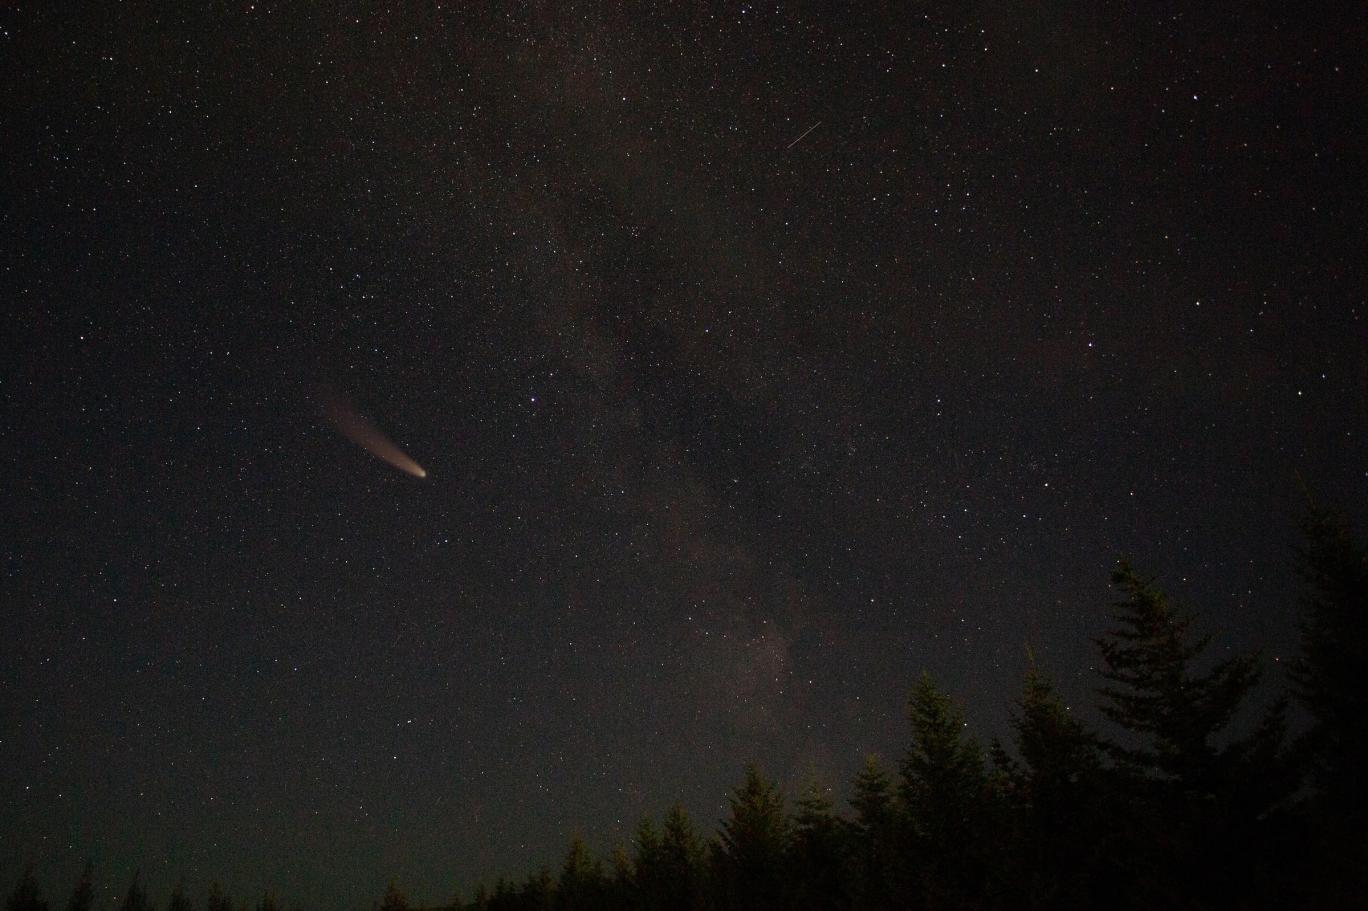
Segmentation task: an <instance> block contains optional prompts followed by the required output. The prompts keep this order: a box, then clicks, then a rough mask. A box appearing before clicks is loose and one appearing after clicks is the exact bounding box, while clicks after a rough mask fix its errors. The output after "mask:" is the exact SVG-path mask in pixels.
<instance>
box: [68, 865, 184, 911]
mask: <svg viewBox="0 0 1368 911" xmlns="http://www.w3.org/2000/svg"><path fill="white" fill-rule="evenodd" d="M94 905H95V865H94V864H93V863H91V862H90V861H86V865H85V869H84V870H82V871H81V878H80V879H78V880H76V888H74V889H72V890H71V898H70V899H69V900H68V901H67V911H91V908H92V907H94ZM173 911H176V909H173Z"/></svg>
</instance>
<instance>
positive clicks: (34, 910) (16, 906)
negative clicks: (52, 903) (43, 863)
mask: <svg viewBox="0 0 1368 911" xmlns="http://www.w3.org/2000/svg"><path fill="white" fill-rule="evenodd" d="M5 911H48V903H47V901H46V900H45V899H44V898H43V892H42V890H41V889H39V888H38V880H37V878H36V877H35V876H34V875H33V865H32V864H29V865H28V866H27V867H25V868H24V874H23V876H21V877H19V884H18V885H17V886H15V887H14V891H13V892H11V893H10V896H9V898H7V899H6V900H5Z"/></svg>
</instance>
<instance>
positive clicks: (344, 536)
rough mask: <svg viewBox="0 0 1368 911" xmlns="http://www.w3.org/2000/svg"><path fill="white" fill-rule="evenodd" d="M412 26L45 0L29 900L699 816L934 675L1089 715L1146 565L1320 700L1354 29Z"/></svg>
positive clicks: (831, 743)
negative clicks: (1306, 521) (1316, 590)
mask: <svg viewBox="0 0 1368 911" xmlns="http://www.w3.org/2000/svg"><path fill="white" fill-rule="evenodd" d="M419 6H421V8H418V7H417V6H416V7H414V8H408V7H403V6H393V7H389V8H383V9H376V8H374V7H371V6H369V5H358V4H332V5H327V8H326V9H323V8H319V9H314V8H313V7H312V6H311V5H309V4H287V5H283V6H277V5H272V4H267V3H256V4H231V5H214V6H213V8H212V9H211V10H207V11H199V12H194V11H188V10H182V9H180V8H176V9H174V10H171V9H167V10H163V11H162V13H160V14H157V13H153V12H150V11H148V10H144V9H139V10H125V9H122V8H120V9H118V10H115V9H113V8H111V9H107V10H100V9H89V10H77V9H75V8H65V7H64V5H61V4H58V5H56V6H53V5H47V4H35V5H28V4H23V5H19V6H17V7H12V8H9V9H7V10H5V11H4V12H0V49H2V50H0V57H3V61H4V62H3V63H2V64H0V66H2V67H3V73H4V76H5V78H4V84H5V85H6V86H8V87H9V88H8V90H7V91H6V92H5V97H4V99H3V101H0V105H3V107H2V108H0V110H3V120H2V121H0V122H3V123H4V124H5V128H4V130H3V139H0V148H3V151H4V155H3V165H2V167H3V172H2V173H3V186H4V188H5V189H4V192H3V193H0V198H3V200H4V202H3V205H2V206H0V226H3V231H4V243H3V245H0V290H2V291H3V297H4V299H5V300H6V302H7V307H6V313H7V317H8V318H7V324H8V328H7V331H6V332H5V333H3V335H4V341H3V343H0V345H2V347H0V365H2V368H3V369H0V377H2V378H3V381H2V382H0V409H2V410H0V440H2V441H3V449H2V450H0V452H2V453H3V455H2V456H0V478H3V487H4V496H3V498H0V528H3V529H4V532H3V541H4V546H3V548H0V552H2V553H3V557H2V558H0V559H2V560H3V574H2V575H0V599H2V600H3V610H0V643H3V645H0V875H3V876H5V877H8V880H6V881H10V882H12V881H14V880H15V879H16V878H17V876H18V872H19V871H20V870H21V869H22V867H23V866H24V864H25V863H27V862H29V861H33V862H35V863H36V864H37V870H38V873H39V876H40V878H41V879H42V880H43V881H44V883H45V884H46V886H47V888H48V889H49V891H50V893H51V894H54V895H57V896H62V897H64V896H65V894H66V890H68V889H69V888H70V884H71V883H72V882H74V880H75V877H76V875H77V873H78V872H79V869H80V867H81V865H82V864H83V863H84V861H85V859H86V858H87V857H91V858H94V860H95V863H96V870H97V877H103V879H102V881H101V883H102V888H106V887H107V889H109V890H121V889H122V888H123V887H124V886H125V885H126V881H127V878H128V877H129V876H131V873H132V871H133V870H134V869H135V868H141V870H142V872H143V875H144V877H145V878H146V880H147V881H148V883H149V885H150V886H151V888H152V890H153V897H154V898H156V899H158V900H161V897H162V896H164V893H165V891H166V890H168V889H169V888H170V885H171V884H172V883H173V882H174V881H175V880H176V879H177V878H179V877H184V878H185V879H186V880H187V882H188V883H189V884H190V885H191V887H192V889H194V890H198V891H197V894H198V892H202V890H203V889H204V888H205V887H207V885H208V882H209V881H210V880H214V879H217V880H219V881H221V882H223V883H224V884H225V885H226V886H227V887H228V888H229V889H230V890H231V891H232V893H233V894H234V895H235V896H243V897H245V896H256V895H260V894H261V893H262V892H263V891H265V890H266V889H268V888H269V889H274V890H276V891H277V892H278V893H279V894H280V896H281V897H282V899H283V900H284V901H286V902H287V903H293V902H300V903H303V904H305V905H306V906H307V907H310V908H313V907H320V908H332V907H354V906H358V905H359V904H360V903H363V902H369V901H370V900H371V899H372V898H374V897H376V896H378V895H379V894H380V893H381V891H382V890H383V888H384V884H385V882H386V881H387V880H388V879H389V878H391V877H396V878H398V880H399V881H400V882H401V883H402V884H404V886H405V888H406V889H407V890H408V891H409V893H410V894H411V895H412V896H413V897H414V898H415V899H416V900H417V901H420V902H430V903H436V902H440V901H444V900H446V899H447V898H448V897H449V896H450V894H451V893H452V891H453V890H455V889H456V888H458V887H460V888H463V889H466V890H467V891H468V890H469V886H470V884H471V883H472V882H474V881H475V880H477V879H480V878H485V879H488V878H492V876H493V875H495V874H497V873H499V872H514V873H519V872H522V871H525V870H527V869H530V868H532V867H534V866H536V865H538V864H540V863H543V862H549V861H551V860H552V859H554V858H555V857H557V856H558V855H559V853H560V851H561V849H562V847H563V845H564V844H565V843H566V841H567V839H568V838H569V837H570V835H571V834H572V833H573V832H576V831H579V832H582V833H584V834H585V835H586V836H587V837H588V838H589V839H590V841H591V843H593V844H594V845H596V846H597V847H599V848H609V847H611V846H612V845H613V844H616V843H617V842H619V841H623V840H625V839H626V838H627V837H628V836H629V833H630V832H631V830H632V828H633V827H634V826H635V824H636V823H637V821H638V820H639V819H640V817H641V816H642V815H643V814H645V813H659V812H660V811H661V810H662V809H663V808H664V807H665V806H667V805H668V804H669V803H670V802H672V801H674V800H675V799H681V800H683V801H684V803H685V804H686V806H688V808H689V809H690V811H691V812H692V813H693V814H694V815H695V817H696V818H697V819H699V820H700V821H701V822H702V823H704V824H705V825H709V824H711V822H712V821H713V820H715V819H717V818H718V817H719V816H720V815H721V813H722V807H723V805H724V803H725V797H724V795H725V792H726V789H727V788H728V787H730V786H731V785H733V784H734V783H735V782H736V781H737V780H738V777H739V775H740V769H741V763H742V762H743V761H745V760H747V759H752V758H753V759H757V760H759V761H760V762H761V763H762V764H763V765H764V767H765V768H766V769H768V770H770V771H771V772H772V773H773V774H774V775H775V776H776V777H777V778H778V779H779V780H780V781H783V782H786V783H790V784H792V783H795V782H797V781H799V780H802V779H803V778H804V777H808V776H816V777H819V778H821V779H823V780H825V781H827V782H830V783H833V784H836V785H838V786H841V785H843V784H844V783H845V782H847V781H849V780H850V778H851V776H852V774H853V773H854V771H855V770H856V768H857V767H858V764H859V762H860V760H861V758H862V756H863V755H864V754H865V753H868V752H871V751H875V752H879V753H882V754H884V755H885V756H891V757H896V756H897V755H898V754H899V751H900V750H901V749H902V748H903V744H904V742H905V734H906V724H905V720H904V702H905V699H906V694H907V690H908V687H909V685H910V683H911V681H912V680H913V679H914V678H915V676H916V675H917V674H918V673H920V672H921V670H923V669H927V670H929V671H931V672H932V673H933V674H934V675H935V676H936V677H937V679H938V680H939V681H940V682H941V683H942V684H943V685H944V686H945V688H946V689H948V690H949V691H950V692H951V693H953V694H954V695H955V696H956V698H958V699H959V700H961V701H962V702H963V703H964V704H965V706H966V710H967V714H968V717H969V719H970V722H971V724H972V725H973V726H974V728H975V729H976V731H978V732H979V733H980V734H981V735H983V736H985V737H989V736H992V735H993V734H996V733H1000V732H1001V731H1002V730H1003V729H1004V724H1005V720H1006V718H1007V714H1008V712H1009V711H1010V708H1011V700H1012V699H1013V698H1015V696H1016V695H1017V693H1018V690H1019V686H1020V680H1021V674H1022V672H1023V670H1024V668H1025V667H1026V662H1027V648H1029V649H1030V650H1031V651H1032V653H1033V654H1034V655H1035V656H1036V658H1037V660H1038V661H1039V662H1040V663H1041V664H1042V665H1043V666H1044V667H1046V668H1047V669H1049V670H1050V672H1051V673H1053V674H1054V675H1055V676H1056V678H1057V679H1058V680H1059V682H1060V685H1061V689H1062V690H1063V691H1064V692H1065V693H1066V694H1068V695H1069V696H1071V697H1072V698H1081V697H1084V696H1086V695H1087V694H1088V693H1089V691H1090V689H1091V688H1092V687H1093V686H1094V685H1095V683H1096V678H1095V675H1094V673H1093V667H1094V664H1095V662H1096V659H1095V656H1094V653H1093V650H1092V645H1091V643H1090V641H1089V638H1090V637H1091V636H1092V635H1094V634H1096V633H1098V632H1099V631H1100V630H1101V628H1102V627H1103V626H1104V625H1105V623H1106V605H1107V604H1108V602H1109V601H1110V600H1111V595H1110V593H1109V592H1108V587H1107V580H1108V572H1109V570H1110V568H1111V567H1112V566H1113V565H1114V563H1115V561H1116V559H1117V558H1118V557H1120V556H1129V557H1130V558H1131V559H1133V560H1134V561H1135V562H1136V563H1137V565H1139V566H1141V567H1143V568H1145V569H1146V570H1147V571H1149V572H1152V573H1154V574H1156V575H1158V576H1159V577H1160V579H1161V581H1162V583H1163V584H1164V585H1166V586H1167V587H1168V588H1169V589H1170V590H1171V591H1172V592H1173V593H1174V594H1175V595H1177V596H1179V597H1181V598H1183V599H1184V600H1186V601H1188V602H1189V603H1191V604H1192V605H1193V606H1194V607H1195V608H1196V609H1197V611H1198V613H1199V615H1200V617H1201V623H1202V624H1203V626H1204V628H1206V629H1207V630H1209V631H1211V632H1213V633H1214V634H1215V642H1216V647H1217V648H1218V649H1250V648H1260V649H1263V650H1264V654H1265V656H1266V661H1267V662H1268V664H1269V666H1270V667H1271V668H1272V669H1273V672H1274V673H1276V672H1277V668H1276V665H1277V662H1278V659H1279V658H1280V657H1281V656H1282V655H1283V654H1285V653H1286V650H1287V649H1288V648H1290V647H1291V643H1292V641H1293V635H1294V620H1293V613H1292V611H1293V606H1294V590H1295V585H1294V583H1295V578H1294V576H1293V574H1292V572H1291V570H1290V562H1291V548H1292V547H1293V545H1294V542H1295V527H1294V520H1295V517H1296V515H1297V513H1298V510H1299V508H1300V505H1301V504H1302V503H1303V502H1304V496H1305V494H1304V492H1303V485H1305V488H1306V489H1307V490H1310V491H1311V492H1313V493H1314V495H1315V496H1317V497H1320V498H1324V499H1325V500H1327V501H1330V502H1334V503H1340V504H1343V505H1345V507H1346V508H1347V509H1349V510H1350V511H1351V514H1352V515H1353V518H1355V519H1356V520H1358V521H1359V522H1360V524H1361V523H1362V522H1363V520H1364V519H1365V518H1368V516H1365V515H1364V514H1363V511H1362V505H1361V504H1363V503H1364V502H1365V493H1368V442H1366V440H1365V428H1368V395H1366V394H1365V390H1368V317H1366V315H1365V310H1366V308H1368V304H1365V300H1364V290H1363V289H1364V287H1365V285H1364V281H1363V279H1364V275H1363V267H1362V265H1361V263H1362V262H1363V261H1364V255H1363V254H1364V242H1363V220H1362V212H1363V204H1364V200H1363V198H1362V192H1361V191H1359V190H1354V189H1352V188H1353V187H1354V186H1357V185H1358V184H1359V182H1360V181H1359V180H1358V179H1357V178H1358V175H1359V174H1360V173H1361V172H1362V169H1363V165H1364V163H1365V162H1364V152H1365V143H1364V131H1363V127H1362V125H1361V121H1362V112H1363V111H1364V110H1365V109H1368V108H1366V107H1365V102H1368V98H1366V97H1365V90H1364V87H1365V86H1368V79H1366V78H1364V77H1365V74H1364V73H1363V59H1364V55H1363V53H1362V48H1363V47H1364V37H1365V36H1364V33H1363V31H1364V30H1363V25H1362V23H1361V22H1357V21H1344V22H1336V21H1334V20H1333V19H1332V20H1323V19H1318V18H1317V17H1305V18H1304V17H1302V16H1299V15H1295V14H1293V13H1292V12H1290V11H1286V10H1281V11H1278V12H1274V13H1268V12H1263V11H1260V10H1253V9H1251V10H1242V11H1241V13H1240V14H1239V15H1238V16H1226V15H1224V14H1222V13H1221V12H1217V11H1205V10H1194V9H1192V8H1190V7H1189V6H1188V5H1183V4H1165V3H1160V4H1155V5H1149V6H1145V7H1144V8H1143V9H1140V8H1135V9H1132V8H1108V9H1105V10H1099V9H1094V8H1091V7H1088V8H1086V9H1082V10H1079V11H1075V12H1072V13H1066V12H1065V11H1063V10H1059V11H1052V10H1044V9H1039V8H1037V7H1036V6H1035V5H1031V4H1020V5H1016V4H981V5H970V6H968V7H964V8H962V9H961V8H958V7H956V8H954V9H949V8H947V9H943V10H942V9H937V8H933V7H929V6H925V5H922V4H905V5H888V7H885V6H884V5H882V4H870V5H860V6H858V7H857V8H855V9H850V10H841V11H834V10H828V11H823V10H821V9H818V8H816V7H808V6H805V5H794V6H788V5H783V6H774V5H756V6H751V5H729V6H726V7H722V6H718V7H715V8H713V9H712V11H711V12H709V11H706V10H705V9H704V8H703V7H698V8H693V7H689V8H686V9H673V8H671V9H658V8H652V7H647V8H628V7H625V6H618V5H616V4H603V5H599V4H546V5H532V6H530V7H524V8H520V9H519V10H518V11H516V12H510V13H507V14H504V13H501V12H495V11H494V10H493V7H490V8H489V9H485V8H484V7H483V6H482V5H480V4H458V5H455V6H454V7H453V6H451V5H447V4H433V5H430V6H429V5H419ZM1343 18H1344V19H1345V20H1353V19H1354V18H1355V17H1350V16H1344V17H1343ZM1359 18H1361V17H1359ZM321 387H325V388H330V389H335V390H337V391H338V392H339V393H340V394H342V395H344V396H346V397H347V398H348V400H349V401H350V402H352V403H353V404H354V406H355V407H356V408H357V410H358V411H359V412H360V413H364V414H365V415H366V416H367V417H368V419H369V420H371V421H373V422H374V423H375V424H376V425H377V426H378V427H379V428H380V429H381V430H383V431H384V432H385V433H386V434H388V435H389V436H390V437H392V438H393V439H394V441H395V442H396V443H397V444H398V445H399V446H400V447H402V448H403V450H404V451H405V452H407V453H408V454H409V455H411V456H412V457H413V458H414V459H415V460H416V461H417V462H418V463H421V465H422V466H423V468H424V469H425V470H426V472H427V477H426V478H424V479H421V480H420V479H416V478H414V477H410V476H408V475H405V474H402V473H400V472H399V471H396V470H394V469H393V468H392V467H390V466H388V465H386V464H384V463H383V462H381V461H378V460H376V459H374V458H372V457H370V456H369V455H367V454H366V453H365V452H363V451H361V450H360V449H359V448H357V447H356V446H354V445H353V444H352V443H350V442H349V441H348V440H347V439H345V438H344V437H343V436H342V435H340V434H338V433H336V432H335V431H334V429H332V428H331V427H330V426H329V423H328V421H327V420H326V419H325V418H324V417H323V415H322V414H321V413H320V410H319V407H318V395H317V390H318V389H319V388H321ZM104 880H107V881H108V882H105V881H104ZM59 900H60V899H59Z"/></svg>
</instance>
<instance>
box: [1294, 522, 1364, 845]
mask: <svg viewBox="0 0 1368 911" xmlns="http://www.w3.org/2000/svg"><path fill="white" fill-rule="evenodd" d="M1302 533H1303V536H1304V537H1305V544H1304V545H1303V546H1302V548H1301V551H1300V554H1299V557H1300V561H1299V562H1300V572H1301V576H1302V578H1303V580H1304V581H1305V583H1306V585H1307V588H1308V589H1309V591H1308V592H1307V594H1306V595H1305V596H1304V597H1303V599H1302V604H1301V654H1300V655H1298V656H1297V658H1296V660H1295V661H1294V662H1293V665H1292V680H1293V683H1294V684H1295V685H1296V694H1297V698H1298V699H1299V701H1300V702H1301V703H1302V705H1304V706H1305V707H1306V710H1307V712H1309V713H1310V715H1311V718H1312V721H1313V725H1312V728H1311V730H1310V732H1309V733H1308V735H1307V746H1308V747H1309V752H1310V756H1311V760H1312V763H1313V767H1312V772H1313V775H1314V780H1315V783H1316V784H1317V786H1318V787H1319V789H1320V790H1321V792H1322V793H1323V794H1324V795H1325V797H1326V798H1327V802H1328V803H1329V804H1330V805H1332V806H1334V807H1336V812H1337V813H1341V814H1344V815H1345V816H1346V818H1347V819H1348V820H1352V822H1353V823H1354V824H1362V823H1364V822H1365V821H1366V820H1368V783H1365V781H1364V769H1365V768H1368V720H1366V719H1368V676H1365V674H1364V671H1363V667H1364V661H1365V660H1366V659H1368V553H1365V551H1364V549H1363V548H1362V547H1361V546H1360V545H1359V544H1358V542H1357V541H1355V540H1354V537H1353V535H1352V534H1351V532H1350V529H1349V525H1348V522H1347V521H1346V520H1345V519H1344V517H1343V516H1340V515H1337V514H1335V513H1332V512H1329V511H1327V510H1321V509H1313V510H1312V511H1311V513H1310V514H1309V515H1308V516H1307V518H1306V519H1305V520H1304V521H1303V523H1302ZM1360 827H1361V826H1360Z"/></svg>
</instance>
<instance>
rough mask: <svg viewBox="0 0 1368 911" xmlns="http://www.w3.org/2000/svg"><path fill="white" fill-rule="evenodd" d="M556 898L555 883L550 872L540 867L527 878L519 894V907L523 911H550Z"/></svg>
mask: <svg viewBox="0 0 1368 911" xmlns="http://www.w3.org/2000/svg"><path fill="white" fill-rule="evenodd" d="M555 896H556V881H555V880H554V879H552V878H551V871H550V870H548V869H546V868H545V867H542V868H541V869H540V870H538V871H537V872H536V873H533V874H531V875H530V876H528V877H527V881H526V882H524V883H523V887H522V892H521V893H520V894H519V896H518V898H519V906H520V907H521V908H523V909H525V911H551V907H552V905H553V903H554V901H555Z"/></svg>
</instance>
